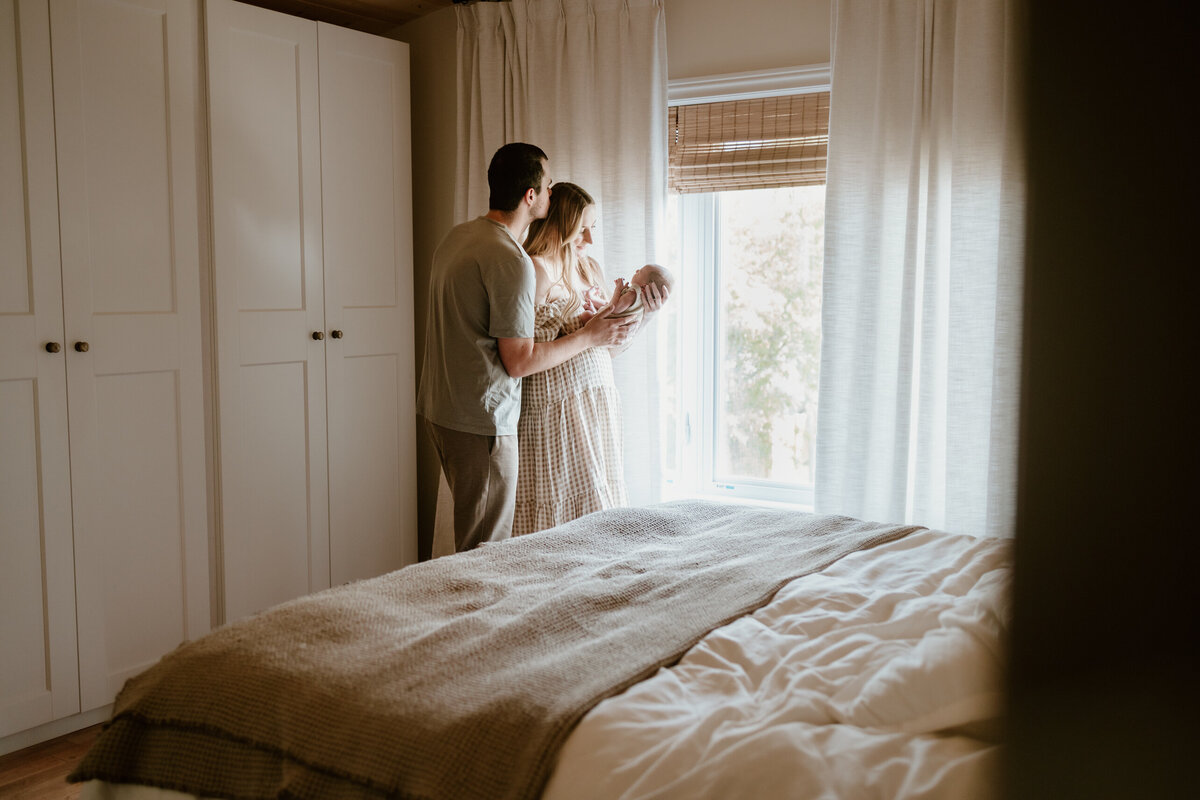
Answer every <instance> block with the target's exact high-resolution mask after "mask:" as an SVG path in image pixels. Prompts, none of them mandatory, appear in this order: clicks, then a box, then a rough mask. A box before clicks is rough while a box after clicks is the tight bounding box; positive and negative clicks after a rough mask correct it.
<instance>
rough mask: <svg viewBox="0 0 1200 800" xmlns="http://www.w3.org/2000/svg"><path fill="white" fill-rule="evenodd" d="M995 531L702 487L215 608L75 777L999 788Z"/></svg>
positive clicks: (367, 791) (840, 789) (171, 791)
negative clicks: (306, 591) (874, 516)
mask: <svg viewBox="0 0 1200 800" xmlns="http://www.w3.org/2000/svg"><path fill="white" fill-rule="evenodd" d="M1010 560H1011V553H1010V547H1009V543H1008V542H1007V541H1005V540H998V539H978V538H973V537H969V536H963V535H954V534H950V533H946V532H942V531H934V530H928V529H924V528H919V527H914V526H905V525H893V524H881V523H874V522H868V521H863V520H855V519H851V518H848V517H839V516H829V515H814V514H802V513H798V512H795V511H789V510H781V509H774V508H765V507H758V506H747V505H734V504H723V503H714V502H707V501H678V502H671V503H664V504H659V505H655V506H648V507H644V508H635V509H615V510H612V511H605V512H600V513H597V514H592V515H589V516H588V517H584V518H583V519H580V520H576V521H574V522H571V523H568V524H566V525H562V526H559V527H557V528H553V529H551V530H548V531H543V532H540V533H537V534H532V535H529V536H524V537H520V538H519V539H513V540H510V541H507V542H502V543H496V544H489V545H485V546H483V547H481V548H478V549H477V550H474V551H471V552H468V553H462V554H459V555H454V556H450V557H444V558H438V559H434V560H433V561H428V562H423V563H421V564H416V565H413V566H410V567H406V568H404V569H402V570H399V571H397V572H394V573H390V574H388V575H385V576H381V577H379V578H374V579H370V580H366V581H360V582H357V583H354V584H349V585H346V586H341V587H336V588H333V589H330V590H328V591H325V592H321V593H318V594H315V595H311V596H309V597H305V598H300V599H297V600H294V601H291V602H289V603H285V604H283V605H281V606H277V607H275V608H273V609H270V610H268V611H265V612H262V613H261V614H258V615H255V616H253V617H250V618H248V619H245V620H240V621H238V622H235V623H232V624H230V625H226V626H223V627H222V628H219V629H217V630H215V631H213V632H212V633H210V634H208V635H207V636H205V637H202V638H201V639H198V640H196V641H194V642H189V643H185V644H184V645H181V646H180V647H179V648H178V649H177V650H176V651H174V652H173V653H171V654H168V655H167V656H166V657H164V658H163V659H162V661H161V662H160V663H159V664H157V665H156V666H155V667H153V668H151V669H150V670H147V671H146V672H145V673H143V674H142V675H139V676H137V677H135V678H133V679H131V680H130V681H129V682H128V683H127V684H126V686H125V687H124V689H123V690H122V692H121V694H120V695H119V696H118V698H117V700H116V703H115V705H114V710H113V715H112V718H111V719H110V721H109V722H108V723H107V724H106V726H105V728H104V730H103V731H102V733H101V734H100V736H99V737H98V739H97V741H96V743H95V744H94V745H93V747H92V749H91V750H90V751H89V752H88V754H87V755H86V756H85V758H84V759H83V760H82V762H81V763H80V765H79V766H78V767H77V768H76V770H75V771H74V772H73V773H72V775H71V778H70V780H72V781H76V782H80V781H82V782H85V783H84V787H83V793H82V797H83V798H85V800H87V799H88V798H91V800H98V798H110V799H112V800H152V799H153V798H163V799H165V798H178V797H180V796H197V797H238V798H243V797H244V798H253V797H294V798H302V797H314V798H315V797H321V798H328V797H363V798H367V797H371V798H380V797H400V798H429V799H430V800H438V799H440V798H447V799H450V798H453V800H469V799H470V798H489V799H493V798H539V797H540V798H543V799H544V800H585V799H586V798H597V800H598V799H599V798H604V799H605V800H613V799H614V798H630V799H632V798H714V799H715V798H738V797H746V798H789V797H797V798H842V799H844V798H860V797H861V798H868V797H880V798H883V797H888V798H892V797H906V798H937V797H944V798H961V797H971V798H987V797H989V796H991V795H994V794H997V791H996V788H995V787H996V783H997V780H996V775H997V768H998V758H999V753H1000V738H999V733H1000V730H999V729H1000V711H1001V702H1000V698H1001V692H1000V683H1001V670H1002V664H1003V649H1002V648H1003V643H1004V641H1005V639H1006V635H1007V634H1006V624H1007V620H1008V618H1009V612H1008V581H1009V573H1010Z"/></svg>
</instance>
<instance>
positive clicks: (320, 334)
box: [313, 331, 325, 342]
mask: <svg viewBox="0 0 1200 800" xmlns="http://www.w3.org/2000/svg"><path fill="white" fill-rule="evenodd" d="M313 338H314V339H316V340H317V341H318V342H319V341H321V340H322V339H324V338H325V332H324V331H313Z"/></svg>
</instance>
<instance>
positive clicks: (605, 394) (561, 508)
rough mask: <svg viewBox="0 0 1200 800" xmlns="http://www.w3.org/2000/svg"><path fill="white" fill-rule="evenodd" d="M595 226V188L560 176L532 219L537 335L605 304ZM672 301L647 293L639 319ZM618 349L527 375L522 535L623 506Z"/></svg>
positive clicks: (569, 326) (521, 448) (521, 432)
mask: <svg viewBox="0 0 1200 800" xmlns="http://www.w3.org/2000/svg"><path fill="white" fill-rule="evenodd" d="M595 224H596V202H595V200H593V199H592V197H591V195H589V194H588V193H587V192H585V191H584V190H583V189H582V188H580V187H579V186H577V185H575V184H573V183H556V184H554V187H553V190H552V191H551V194H550V210H549V212H548V213H547V215H546V217H545V219H539V220H534V221H533V223H532V224H531V225H530V226H529V231H528V233H527V234H526V237H525V251H526V252H527V253H529V255H530V257H531V258H532V259H533V264H534V267H535V269H536V271H537V288H536V293H535V297H534V301H535V309H534V340H535V341H539V342H544V341H550V340H551V339H554V338H555V337H557V336H561V335H563V334H566V333H570V332H571V331H573V330H575V329H576V328H578V327H579V326H580V325H582V324H583V320H584V319H585V318H586V316H584V317H582V318H581V315H587V314H590V313H594V312H595V311H596V310H597V306H598V305H603V304H604V303H606V302H607V297H606V296H605V295H604V292H603V290H602V289H601V288H600V287H602V286H603V285H604V283H605V278H604V274H603V271H602V270H601V269H600V265H599V264H598V263H597V262H596V260H595V259H593V258H591V257H589V256H587V255H586V254H585V252H584V251H585V250H586V249H587V248H588V247H589V246H590V245H591V244H592V230H593V229H594V227H595ZM616 284H617V285H618V286H620V285H621V282H620V281H617V282H616ZM666 299H667V293H666V292H665V291H664V292H662V293H660V292H658V291H657V290H654V291H652V292H651V291H648V292H646V294H645V297H644V300H643V302H644V303H645V306H646V317H643V321H642V323H640V324H645V320H646V319H647V318H648V316H649V315H650V314H653V313H654V312H657V311H658V310H659V309H660V308H661V307H662V304H663V302H664V301H665V300H666ZM626 346H627V345H626ZM623 349H624V348H622V350H623ZM619 352H621V351H620V350H608V349H604V348H592V349H590V350H585V351H584V352H582V353H580V354H579V355H577V356H575V357H574V358H572V359H570V360H569V361H567V362H565V363H563V364H560V365H559V366H557V367H553V368H551V369H548V370H546V371H544V372H539V373H536V374H534V375H529V376H526V377H525V378H523V379H522V386H521V418H520V421H519V423H518V425H517V441H518V452H519V454H520V466H519V468H518V472H517V509H516V514H515V516H514V518H513V535H514V536H520V535H522V534H525V533H533V532H534V531H540V530H542V529H544V528H549V527H552V526H554V525H558V524H560V523H563V522H567V521H569V520H572V519H576V518H577V517H581V516H583V515H584V514H590V513H591V512H593V511H600V510H602V509H605V508H613V507H616V506H623V505H625V502H626V500H625V479H624V477H623V472H624V465H623V462H622V455H621V451H622V443H621V398H620V396H619V395H618V394H617V387H616V384H615V383H614V381H613V371H612V356H614V355H616V354H617V353H619Z"/></svg>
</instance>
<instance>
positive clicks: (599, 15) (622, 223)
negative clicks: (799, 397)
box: [434, 0, 667, 553]
mask: <svg viewBox="0 0 1200 800" xmlns="http://www.w3.org/2000/svg"><path fill="white" fill-rule="evenodd" d="M455 11H456V13H457V17H458V59H459V62H458V164H457V181H456V186H455V221H456V222H463V221H465V220H467V219H470V218H472V217H475V216H478V215H480V214H483V213H484V212H486V211H487V200H488V190H487V165H488V161H489V160H490V159H491V157H492V154H493V153H494V152H495V151H496V149H497V148H499V147H500V146H501V145H503V144H505V143H507V142H512V141H524V142H530V143H532V144H536V145H537V146H539V147H541V148H542V149H543V150H545V151H546V154H547V155H548V156H549V157H550V173H551V177H552V178H554V180H556V181H570V182H572V183H577V184H579V185H580V186H582V187H583V188H584V189H586V190H587V191H588V193H589V194H591V195H592V196H593V197H594V198H596V201H597V204H598V210H599V221H600V226H599V237H598V239H597V241H596V244H595V245H594V246H593V249H592V255H594V256H595V257H596V258H597V259H599V261H600V263H601V264H602V265H603V267H604V270H605V272H606V274H607V275H608V277H609V279H610V280H612V279H613V278H617V277H625V278H628V277H629V276H630V275H632V274H633V272H634V271H635V270H636V269H637V268H638V267H640V266H641V265H642V264H644V263H646V262H649V261H656V260H657V253H658V246H657V243H656V236H657V232H658V230H659V227H660V224H659V223H660V221H661V219H662V217H663V213H664V206H665V200H666V163H667V158H666V146H667V114H666V109H667V56H666V22H665V16H664V10H663V0H570V2H565V1H564V0H511V2H501V3H495V2H481V3H472V4H469V5H465V6H457V7H456V8H455ZM653 339H654V337H653V332H652V330H644V331H643V332H642V333H641V335H639V337H638V339H637V341H635V343H634V345H633V346H632V347H630V348H629V349H628V350H626V351H625V352H624V353H622V354H621V355H620V356H618V357H617V358H616V359H615V360H614V362H613V366H614V372H615V373H616V378H617V385H618V388H619V389H620V391H621V402H622V405H623V407H624V414H625V426H624V440H625V478H626V482H627V484H628V490H629V502H630V503H631V504H635V505H638V504H643V503H648V502H654V501H656V500H658V499H659V497H660V490H661V475H662V468H661V459H660V455H659V447H658V441H659V433H658V424H657V423H658V401H659V398H658V393H657V389H656V387H657V384H658V380H657V366H656V359H655V353H654V349H653V347H652V346H651V345H652V343H653ZM447 500H448V495H447V491H446V488H445V485H444V482H443V486H442V491H441V492H440V494H439V501H438V523H437V528H438V531H437V535H436V536H435V545H434V550H435V553H437V552H439V551H440V552H445V536H444V532H443V530H442V529H443V528H444V527H445V519H446V514H443V513H442V510H443V509H444V508H446V502H447Z"/></svg>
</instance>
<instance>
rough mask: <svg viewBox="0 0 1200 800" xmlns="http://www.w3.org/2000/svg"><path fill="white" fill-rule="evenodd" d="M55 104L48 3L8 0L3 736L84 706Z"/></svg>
mask: <svg viewBox="0 0 1200 800" xmlns="http://www.w3.org/2000/svg"><path fill="white" fill-rule="evenodd" d="M53 103H54V99H53V94H52V89H51V71H50V16H49V8H48V6H47V3H46V0H0V175H4V176H5V179H4V180H3V181H0V409H3V412H2V413H0V608H2V609H3V610H4V611H3V613H0V737H3V736H6V735H8V734H11V733H15V732H17V731H21V730H25V729H26V728H31V727H33V726H35V725H40V724H42V723H45V722H49V721H51V720H53V719H56V718H58V717H62V716H66V715H68V714H71V713H74V712H77V711H78V710H79V671H78V661H77V655H76V644H75V575H74V566H73V561H74V557H73V554H72V551H71V476H70V455H69V450H68V441H67V391H66V369H65V366H64V363H63V359H64V358H65V354H64V353H63V352H62V349H61V345H62V341H63V318H62V282H61V273H60V268H59V247H58V198H57V189H56V185H55V180H56V179H55V174H54V170H55V166H54V108H53ZM48 344H54V345H57V346H58V347H59V352H57V353H50V352H47V350H46V346H47V345H48Z"/></svg>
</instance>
